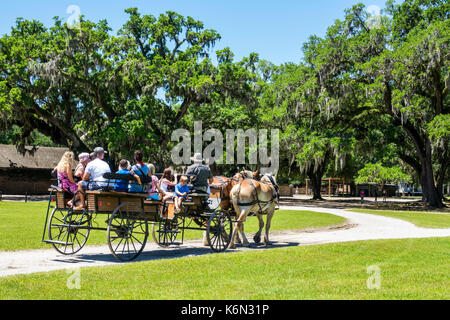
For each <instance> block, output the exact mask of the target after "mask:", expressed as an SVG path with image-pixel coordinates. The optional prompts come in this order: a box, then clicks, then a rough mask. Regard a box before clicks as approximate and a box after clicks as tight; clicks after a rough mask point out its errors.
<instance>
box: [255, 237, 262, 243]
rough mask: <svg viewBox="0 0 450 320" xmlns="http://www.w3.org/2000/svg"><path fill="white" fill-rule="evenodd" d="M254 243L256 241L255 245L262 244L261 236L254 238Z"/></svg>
mask: <svg viewBox="0 0 450 320" xmlns="http://www.w3.org/2000/svg"><path fill="white" fill-rule="evenodd" d="M253 241H255V243H261V237H260V236H254V237H253Z"/></svg>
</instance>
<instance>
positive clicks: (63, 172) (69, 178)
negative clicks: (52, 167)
mask: <svg viewBox="0 0 450 320" xmlns="http://www.w3.org/2000/svg"><path fill="white" fill-rule="evenodd" d="M73 160H74V154H73V152H72V151H66V152H65V153H64V155H63V156H62V158H61V160H60V161H59V163H58V165H57V166H56V171H57V173H58V186H59V187H60V188H61V189H63V190H65V191H67V192H70V193H72V194H75V193H76V192H77V190H78V187H77V184H76V182H75V180H74V179H73V175H72V166H73ZM78 199H79V195H77V196H76V199H75V201H76V200H78ZM67 204H68V206H70V207H71V206H72V200H70V201H69V202H68V203H67Z"/></svg>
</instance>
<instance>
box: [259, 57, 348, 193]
mask: <svg viewBox="0 0 450 320" xmlns="http://www.w3.org/2000/svg"><path fill="white" fill-rule="evenodd" d="M328 99H329V97H328V95H327V94H326V92H325V91H324V90H323V87H322V86H321V84H320V79H319V75H318V74H317V73H316V72H315V70H314V69H313V68H311V67H310V66H309V65H308V64H307V63H301V64H299V65H295V64H285V65H282V66H280V67H279V68H278V70H276V71H275V72H274V74H273V75H272V82H271V85H270V86H268V87H267V88H266V90H265V93H264V95H263V99H262V104H263V107H262V110H263V112H262V113H263V114H264V116H265V118H266V121H273V122H275V123H279V124H280V129H281V131H282V133H281V146H282V148H283V149H282V150H283V153H284V154H286V157H287V158H288V159H287V160H288V167H289V168H291V167H292V166H293V165H294V164H296V165H297V166H298V167H299V169H300V172H302V173H303V174H305V175H306V176H307V177H308V178H309V179H310V181H311V186H312V190H313V199H315V200H319V199H321V198H322V197H321V185H322V178H323V176H324V174H325V173H326V172H327V171H328V172H329V173H333V172H336V171H338V170H342V169H343V168H344V166H345V160H346V158H347V156H348V155H349V154H350V152H351V150H352V148H353V143H354V139H353V137H352V133H351V130H347V129H346V128H345V127H343V126H342V125H341V123H340V120H339V119H340V115H339V114H337V113H335V112H334V111H332V110H331V109H330V108H329V107H328V105H327V104H326V102H327V101H328ZM330 165H332V167H334V170H333V169H331V170H330Z"/></svg>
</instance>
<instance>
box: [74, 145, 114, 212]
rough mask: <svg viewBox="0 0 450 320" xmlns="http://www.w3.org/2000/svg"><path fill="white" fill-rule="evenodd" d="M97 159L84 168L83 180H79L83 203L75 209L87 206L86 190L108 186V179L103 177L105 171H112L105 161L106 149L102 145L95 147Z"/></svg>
mask: <svg viewBox="0 0 450 320" xmlns="http://www.w3.org/2000/svg"><path fill="white" fill-rule="evenodd" d="M94 156H95V159H94V160H92V161H91V162H89V163H88V165H87V166H86V169H85V170H84V175H83V180H82V181H80V182H78V191H79V193H80V200H81V205H80V206H78V207H76V208H74V209H75V210H83V209H84V208H86V203H85V201H84V200H85V195H84V190H99V189H102V188H103V187H105V186H107V182H106V179H105V178H103V175H104V174H105V173H110V172H111V169H110V168H109V165H108V164H107V163H106V162H105V161H103V157H104V156H105V150H103V148H101V147H97V148H95V149H94Z"/></svg>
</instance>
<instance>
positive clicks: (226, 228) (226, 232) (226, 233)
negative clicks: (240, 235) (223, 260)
mask: <svg viewBox="0 0 450 320" xmlns="http://www.w3.org/2000/svg"><path fill="white" fill-rule="evenodd" d="M232 233H233V224H232V222H231V217H230V215H229V214H228V212H227V211H224V210H216V211H214V212H213V213H212V214H211V217H210V218H209V221H208V226H207V227H206V236H207V239H208V244H209V246H210V247H211V249H212V250H214V251H215V252H222V251H225V250H226V249H227V248H228V245H229V244H230V242H231V234H232Z"/></svg>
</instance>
